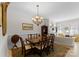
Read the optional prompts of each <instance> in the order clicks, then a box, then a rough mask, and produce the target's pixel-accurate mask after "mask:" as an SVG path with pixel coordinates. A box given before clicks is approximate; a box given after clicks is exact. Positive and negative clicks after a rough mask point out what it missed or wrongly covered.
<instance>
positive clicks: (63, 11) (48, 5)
mask: <svg viewBox="0 0 79 59" xmlns="http://www.w3.org/2000/svg"><path fill="white" fill-rule="evenodd" d="M11 4H13V6H14V8H17V9H19V10H22V11H24V12H26V13H27V14H28V15H30V17H32V16H34V15H36V5H37V4H38V5H39V15H41V16H43V17H44V18H46V19H49V20H50V21H55V22H60V21H64V20H71V19H75V18H79V3H78V2H12V3H11Z"/></svg>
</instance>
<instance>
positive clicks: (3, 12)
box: [0, 2, 9, 36]
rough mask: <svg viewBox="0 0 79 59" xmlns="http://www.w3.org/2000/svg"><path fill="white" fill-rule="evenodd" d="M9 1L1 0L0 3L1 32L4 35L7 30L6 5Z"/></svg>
mask: <svg viewBox="0 0 79 59" xmlns="http://www.w3.org/2000/svg"><path fill="white" fill-rule="evenodd" d="M8 5H9V2H3V3H1V4H0V6H1V23H2V34H3V36H5V35H6V32H7V7H8Z"/></svg>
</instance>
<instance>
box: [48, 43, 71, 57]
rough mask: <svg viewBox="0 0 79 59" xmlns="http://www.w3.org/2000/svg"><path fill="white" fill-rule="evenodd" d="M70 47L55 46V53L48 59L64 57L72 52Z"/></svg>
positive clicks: (51, 53) (52, 52)
mask: <svg viewBox="0 0 79 59" xmlns="http://www.w3.org/2000/svg"><path fill="white" fill-rule="evenodd" d="M70 48H71V47H70V46H67V45H59V44H55V45H54V51H51V52H50V54H49V55H48V57H64V56H65V55H66V54H67V52H68V51H69V50H70Z"/></svg>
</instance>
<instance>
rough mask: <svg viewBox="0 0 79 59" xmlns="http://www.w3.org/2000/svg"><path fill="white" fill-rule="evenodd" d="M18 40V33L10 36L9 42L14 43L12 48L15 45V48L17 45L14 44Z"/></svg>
mask: <svg viewBox="0 0 79 59" xmlns="http://www.w3.org/2000/svg"><path fill="white" fill-rule="evenodd" d="M18 41H19V35H16V34H15V35H13V36H12V37H11V42H12V43H13V44H14V46H13V48H14V47H16V48H17V45H16V43H17V42H18Z"/></svg>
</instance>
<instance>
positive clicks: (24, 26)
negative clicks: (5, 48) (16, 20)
mask: <svg viewBox="0 0 79 59" xmlns="http://www.w3.org/2000/svg"><path fill="white" fill-rule="evenodd" d="M22 30H33V24H30V23H22Z"/></svg>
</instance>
